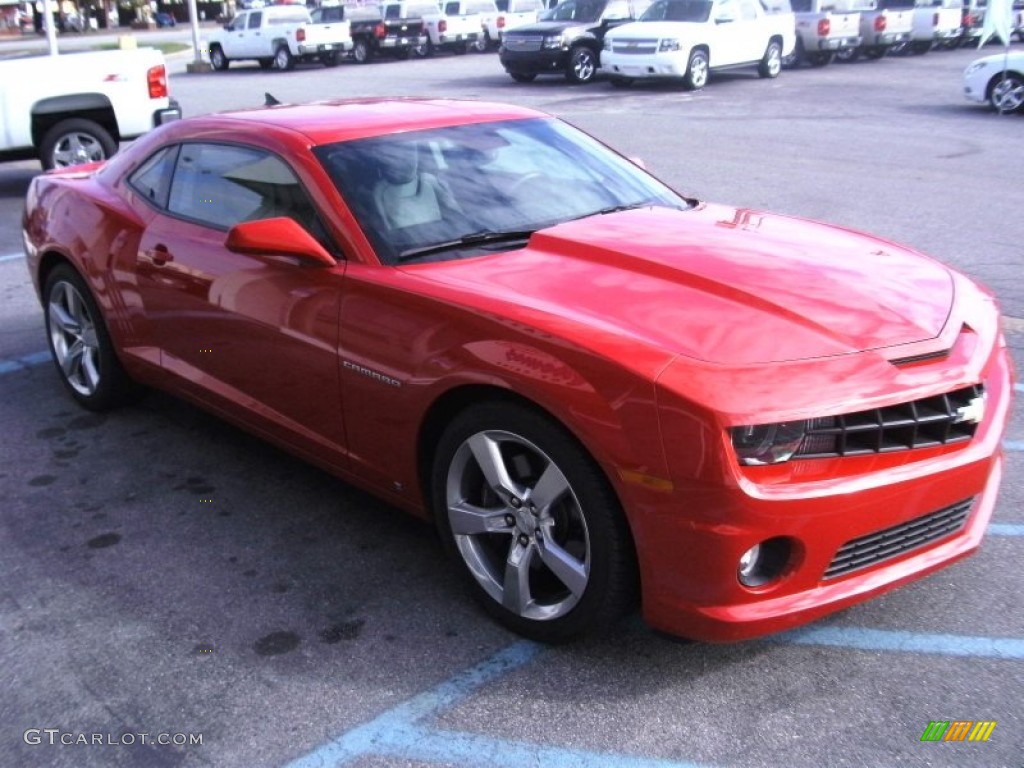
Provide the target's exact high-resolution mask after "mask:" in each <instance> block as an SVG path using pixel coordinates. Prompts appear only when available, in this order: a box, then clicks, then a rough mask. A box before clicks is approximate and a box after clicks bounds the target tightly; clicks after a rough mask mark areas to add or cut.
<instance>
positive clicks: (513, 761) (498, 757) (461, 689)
mask: <svg viewBox="0 0 1024 768" xmlns="http://www.w3.org/2000/svg"><path fill="white" fill-rule="evenodd" d="M543 650H544V648H543V646H540V645H537V644H536V643H531V642H528V641H525V640H523V641H520V642H518V643H514V644H513V645H510V646H508V647H507V648H504V649H503V650H501V651H498V652H497V653H496V654H494V655H493V656H491V657H490V658H489V659H487V660H485V661H483V662H481V663H480V664H478V665H477V666H475V667H472V668H471V669H468V670H466V671H465V672H461V673H459V674H458V675H456V676H455V677H453V678H451V679H450V680H447V681H445V682H443V683H441V684H440V685H438V686H437V687H435V688H433V689H432V690H430V691H427V692H425V693H421V694H419V695H418V696H414V697H413V698H412V699H410V700H409V701H407V702H404V703H403V704H399V705H398V706H397V707H394V708H393V709H390V710H388V711H387V712H385V713H384V714H382V715H380V716H378V717H376V718H375V719H373V720H371V721H370V722H368V723H365V724H364V725H360V726H357V727H356V728H353V729H352V730H351V731H348V732H347V733H344V734H342V735H341V736H339V737H338V738H337V739H335V740H333V741H331V742H328V743H327V744H324V745H323V746H321V747H318V748H317V749H315V750H313V751H312V752H310V753H309V754H307V755H305V756H303V757H300V758H299V759H297V760H295V761H293V762H291V763H289V764H288V765H287V767H286V768H329V767H330V768H333V767H334V766H340V765H344V764H346V763H348V762H350V761H353V760H356V759H358V758H359V757H363V756H370V755H376V756H387V757H397V758H400V759H403V760H412V761H418V762H444V763H456V764H458V765H463V766H480V767H481V768H492V767H496V768H530V767H532V766H538V765H541V766H544V768H699V767H698V766H696V765H695V764H693V763H678V762H672V761H668V760H658V759H652V758H646V757H636V756H632V755H619V754H614V753H605V752H589V751H585V750H576V749H563V748H560V747H551V746H545V745H542V744H534V743H530V742H524V741H515V740H506V739H501V738H494V737H490V736H485V735H480V734H475V733H461V732H457V731H445V730H440V729H436V728H431V727H425V726H422V725H420V724H419V721H420V720H423V719H425V718H427V717H431V716H436V715H437V714H439V713H440V712H441V711H442V710H445V709H449V708H451V707H453V706H455V705H456V704H458V703H459V702H461V701H463V700H464V699H465V698H467V697H468V696H470V695H472V694H473V693H475V692H476V691H477V690H478V689H479V688H481V687H482V686H484V685H486V684H487V683H489V682H491V681H493V680H495V679H497V678H499V677H501V676H502V675H505V674H507V673H509V672H512V671H514V670H516V669H518V668H520V667H522V666H524V665H525V664H528V663H529V662H531V661H533V660H534V658H536V657H537V655H538V654H539V653H541V652H542V651H543Z"/></svg>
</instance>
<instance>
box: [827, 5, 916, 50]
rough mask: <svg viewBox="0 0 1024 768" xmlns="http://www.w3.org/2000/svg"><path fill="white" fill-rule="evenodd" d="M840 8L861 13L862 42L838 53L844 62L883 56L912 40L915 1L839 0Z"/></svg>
mask: <svg viewBox="0 0 1024 768" xmlns="http://www.w3.org/2000/svg"><path fill="white" fill-rule="evenodd" d="M837 7H838V8H840V9H842V10H844V11H846V12H849V13H858V14H860V36H861V44H860V46H858V47H857V48H848V49H844V50H841V51H839V52H837V54H836V58H837V59H839V60H840V61H856V60H857V59H859V58H860V57H861V56H865V57H866V58H869V59H880V58H882V57H883V56H885V55H886V54H887V53H889V51H890V50H891V49H892V48H893V46H896V45H902V44H907V43H909V42H910V40H911V36H912V34H913V32H914V0H837Z"/></svg>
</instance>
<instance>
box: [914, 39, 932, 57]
mask: <svg viewBox="0 0 1024 768" xmlns="http://www.w3.org/2000/svg"><path fill="white" fill-rule="evenodd" d="M931 49H932V43H931V41H930V40H918V41H917V42H914V43H911V44H910V52H911V53H912V54H914V55H915V56H924V55H925V54H926V53H928V51H930V50H931Z"/></svg>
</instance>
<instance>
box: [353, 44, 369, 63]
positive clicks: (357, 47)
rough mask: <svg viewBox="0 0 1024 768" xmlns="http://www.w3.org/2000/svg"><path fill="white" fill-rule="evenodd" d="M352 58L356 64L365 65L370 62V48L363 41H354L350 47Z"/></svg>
mask: <svg viewBox="0 0 1024 768" xmlns="http://www.w3.org/2000/svg"><path fill="white" fill-rule="evenodd" d="M352 58H353V59H355V60H356V63H357V64H366V63H367V62H368V61H369V60H370V46H368V45H367V44H366V41H365V40H356V42H355V44H354V45H353V46H352Z"/></svg>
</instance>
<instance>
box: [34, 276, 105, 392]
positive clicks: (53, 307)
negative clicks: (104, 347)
mask: <svg viewBox="0 0 1024 768" xmlns="http://www.w3.org/2000/svg"><path fill="white" fill-rule="evenodd" d="M47 312H48V313H49V318H50V346H51V347H52V348H53V353H54V355H55V356H56V358H57V364H58V365H59V366H60V370H61V373H62V374H63V375H64V378H65V379H66V380H67V382H68V384H69V385H70V386H71V388H72V389H74V390H75V392H78V393H79V394H80V395H85V396H87V397H88V396H90V395H93V394H95V393H96V389H97V388H98V387H99V385H100V367H99V340H98V339H97V337H96V325H95V323H94V322H93V318H92V316H91V315H90V314H89V309H88V307H87V306H86V304H85V301H84V300H83V299H82V295H81V294H80V293H79V292H78V289H76V288H75V286H73V285H71V283H68V282H66V281H63V280H62V281H61V282H59V283H57V284H56V285H55V286H54V287H53V290H52V291H51V292H50V302H49V306H48V307H47Z"/></svg>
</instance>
